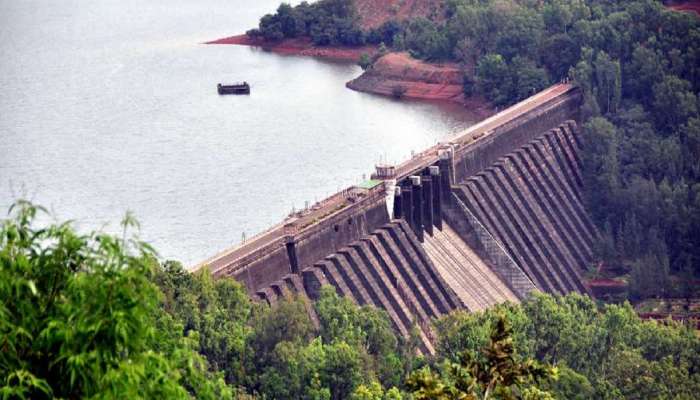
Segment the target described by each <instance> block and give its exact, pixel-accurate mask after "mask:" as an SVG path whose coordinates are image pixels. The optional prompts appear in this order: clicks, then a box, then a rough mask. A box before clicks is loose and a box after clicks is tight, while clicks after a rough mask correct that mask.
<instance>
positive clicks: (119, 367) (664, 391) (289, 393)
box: [0, 202, 700, 400]
mask: <svg viewBox="0 0 700 400" xmlns="http://www.w3.org/2000/svg"><path fill="white" fill-rule="evenodd" d="M41 213H42V210H41V209H40V208H37V207H36V206H34V205H32V204H30V203H27V202H20V203H18V204H17V205H16V206H15V207H14V209H13V210H12V212H11V217H9V218H8V219H6V220H3V221H2V225H1V226H0V299H1V301H0V349H1V351H0V397H2V398H3V399H29V398H31V399H44V398H101V399H102V398H175V399H178V398H181V399H187V398H197V399H233V398H239V399H257V398H259V399H275V398H280V399H281V398H295V399H319V400H329V399H354V400H388V399H393V400H397V399H416V400H420V399H456V398H460V399H477V398H479V399H482V398H491V399H516V398H517V399H532V400H534V399H541V400H544V399H553V398H562V399H623V398H629V399H638V398H650V399H652V398H659V399H661V398H674V399H690V398H694V395H695V394H696V393H697V392H698V390H700V369H699V368H700V339H699V338H698V337H697V336H696V334H695V331H694V329H693V328H692V327H687V326H682V325H678V324H676V323H673V322H668V323H667V324H663V323H657V322H644V321H641V320H640V319H639V318H638V317H637V315H636V314H635V312H634V310H633V309H632V308H631V307H630V305H629V304H624V305H604V306H599V305H597V304H596V303H595V302H594V301H593V300H591V299H590V298H588V297H584V296H581V295H577V294H572V295H568V296H566V297H553V296H550V295H545V294H534V295H533V296H532V297H531V298H529V299H528V300H526V301H525V302H524V303H523V304H521V305H514V304H504V305H500V306H497V307H494V308H492V309H489V310H487V311H485V312H481V313H468V312H466V311H458V312H454V313H452V314H450V315H448V316H445V317H443V318H442V319H440V320H437V321H435V326H434V328H435V332H436V336H437V347H436V348H437V354H436V355H435V356H423V355H418V354H417V353H416V348H417V337H415V336H414V337H412V338H409V339H403V338H402V337H399V336H397V335H396V334H395V332H394V330H393V329H392V326H391V322H390V320H389V318H388V316H387V315H386V313H385V312H384V311H383V310H379V309H376V308H374V307H371V306H358V305H355V304H354V303H352V302H351V301H350V300H348V299H344V298H341V297H339V296H338V295H337V294H336V292H335V290H334V289H333V288H332V287H324V288H323V289H322V291H321V295H320V299H319V300H318V301H316V302H314V303H310V302H309V301H308V299H305V298H300V297H296V296H293V295H290V296H287V297H286V298H285V299H282V300H280V301H279V303H278V304H277V305H276V306H274V307H269V306H268V305H267V304H265V303H255V302H252V301H251V300H250V299H249V297H248V295H247V293H246V291H245V289H244V288H243V287H242V286H241V285H240V284H239V283H238V282H236V281H234V280H233V279H230V278H225V279H217V280H214V279H213V278H212V276H211V275H210V273H209V272H208V271H207V270H206V269H204V270H202V271H198V272H196V273H189V272H187V271H186V270H184V269H183V268H182V266H181V265H180V264H179V263H177V262H159V261H158V258H157V254H156V252H155V250H154V249H152V248H151V247H150V246H148V244H146V243H143V242H142V241H140V240H139V239H138V237H137V236H135V235H134V234H133V229H134V228H135V227H136V226H137V225H136V223H135V221H134V220H133V218H131V217H128V218H125V220H124V223H123V234H122V235H121V236H119V237H118V236H112V235H107V234H103V233H92V234H87V235H83V234H80V233H77V232H76V231H75V230H74V229H73V227H72V226H71V225H70V223H43V222H41V221H46V220H47V218H37V215H38V214H41ZM312 316H314V317H313V318H312ZM416 334H417V333H416Z"/></svg>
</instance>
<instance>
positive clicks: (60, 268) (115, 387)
mask: <svg viewBox="0 0 700 400" xmlns="http://www.w3.org/2000/svg"><path fill="white" fill-rule="evenodd" d="M41 211H42V210H41V209H40V208H36V207H34V206H32V205H31V204H29V203H26V202H20V203H18V204H17V205H16V207H14V209H13V210H11V212H12V215H13V218H11V219H8V220H5V221H3V222H2V227H1V228H0V299H2V303H0V349H1V351H0V397H2V398H26V399H30V398H31V399H42V398H175V399H178V398H204V399H219V398H231V396H232V391H231V389H230V388H229V387H227V386H226V385H225V384H224V381H223V379H222V378H221V377H220V376H219V375H218V374H214V373H211V372H209V370H208V368H207V361H206V359H205V358H204V357H203V356H201V355H200V354H199V353H198V352H197V349H198V347H199V346H198V345H197V343H196V341H193V339H192V338H191V337H187V336H184V335H183V332H182V327H181V325H179V324H178V323H176V322H175V321H174V320H173V319H172V318H168V316H167V315H166V314H164V313H163V312H162V309H161V308H160V304H159V301H158V299H159V295H160V292H159V290H158V288H157V287H156V286H155V285H154V284H153V283H151V281H150V278H151V276H152V273H153V271H154V269H155V266H156V265H157V263H156V261H155V258H154V253H153V251H152V250H151V249H150V248H149V247H148V246H147V245H145V244H143V243H140V242H138V241H136V240H133V239H127V237H126V229H127V228H128V227H129V225H130V224H131V221H132V220H131V219H129V218H127V219H125V221H124V229H125V235H124V237H123V238H121V239H120V238H116V237H113V236H110V235H105V234H91V235H87V236H83V235H79V234H78V233H76V232H75V231H74V230H73V229H72V227H71V226H70V224H68V223H64V224H59V225H48V226H42V227H38V228H37V227H35V226H34V224H33V222H34V220H35V217H36V214H37V212H41ZM164 333H165V335H164Z"/></svg>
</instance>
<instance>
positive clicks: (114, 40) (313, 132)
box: [0, 0, 474, 264]
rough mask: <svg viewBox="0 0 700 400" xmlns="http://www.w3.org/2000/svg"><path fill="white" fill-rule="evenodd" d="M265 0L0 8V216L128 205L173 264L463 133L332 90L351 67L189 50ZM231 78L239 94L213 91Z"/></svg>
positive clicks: (208, 48) (447, 119)
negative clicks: (20, 201) (242, 87)
mask: <svg viewBox="0 0 700 400" xmlns="http://www.w3.org/2000/svg"><path fill="white" fill-rule="evenodd" d="M277 3H278V1H277V0H275V1H267V0H265V1H259V0H258V1H253V0H237V1H230V0H206V1H201V0H200V1H191V0H189V1H188V0H150V1H148V2H143V1H141V0H93V1H80V0H67V1H62V2H55V1H50V0H28V1H22V2H17V1H14V0H0V15H1V17H0V18H2V23H1V24H0V52H1V54H2V57H0V85H1V87H2V88H3V95H2V96H0V207H2V208H3V209H7V207H8V206H9V204H10V203H11V202H12V201H13V199H15V198H17V197H18V196H29V197H30V198H32V199H33V200H35V201H37V202H39V203H41V204H44V205H46V206H48V207H50V208H52V209H53V210H55V212H56V214H57V215H58V217H59V218H61V219H65V218H71V219H75V220H76V221H77V222H78V223H79V226H80V227H81V228H82V229H92V228H97V227H100V226H102V224H103V223H104V222H111V223H112V225H110V227H108V229H114V228H115V225H116V223H117V222H118V221H119V219H120V218H121V216H122V215H123V214H124V212H125V211H126V210H127V209H128V210H132V211H134V213H135V214H136V215H137V217H138V218H139V220H140V221H141V225H142V233H141V236H142V238H143V239H145V240H148V241H150V242H152V243H153V244H154V245H155V246H156V248H157V249H159V250H160V251H161V255H162V256H164V257H167V258H176V259H179V260H182V261H183V262H185V263H186V264H191V263H193V262H196V261H198V260H201V259H203V258H205V257H207V256H209V255H212V254H213V253H215V252H217V251H219V250H222V249H223V248H225V247H227V246H230V245H231V244H233V243H236V242H238V241H240V239H241V235H242V232H246V233H247V235H248V236H250V235H251V234H253V233H255V232H257V231H260V230H262V229H264V228H266V227H267V226H269V225H272V224H274V223H277V222H279V220H280V219H281V218H282V217H283V216H284V215H285V214H287V213H288V212H289V210H290V209H291V208H292V207H297V208H299V207H302V206H303V205H304V203H305V202H307V201H308V202H313V201H314V200H317V199H321V198H323V197H324V196H326V195H328V194H330V193H332V192H335V191H336V190H337V189H339V188H341V187H345V186H348V185H351V184H354V183H357V182H359V180H360V179H361V177H362V175H363V174H369V173H371V171H372V168H373V165H374V164H375V163H376V162H377V161H379V159H380V158H382V160H387V161H389V162H398V161H401V160H403V159H405V158H407V157H408V156H409V154H410V152H411V150H416V151H418V150H421V149H422V148H424V147H426V146H428V145H432V144H434V143H435V142H436V141H437V140H439V139H442V138H445V137H447V136H448V135H449V134H450V133H454V132H456V131H458V130H461V129H463V128H465V127H467V126H469V125H470V124H471V123H472V121H473V119H474V117H473V116H471V115H470V114H469V113H468V112H466V111H464V110H463V109H461V108H460V107H458V106H450V105H443V106H437V105H434V104H426V103H419V102H398V101H394V100H391V99H386V98H381V97H377V96H372V95H367V94H362V93H356V92H353V91H350V90H348V89H346V88H345V87H344V84H345V82H346V81H348V80H350V79H352V78H354V77H355V76H357V75H358V74H359V73H360V69H359V67H357V66H355V65H348V64H341V63H331V62H326V61H320V60H316V59H310V58H304V57H295V56H280V55H276V54H271V53H269V52H265V51H262V50H259V49H253V48H247V47H239V46H223V45H219V46H214V45H202V44H200V43H202V42H204V41H207V40H211V39H215V38H218V37H222V36H226V35H229V34H233V33H237V32H242V31H245V30H246V29H247V28H249V27H251V26H253V25H254V24H255V21H256V20H257V18H258V17H259V16H260V15H263V14H264V13H266V12H269V11H272V10H274V9H275V7H276V5H277ZM237 80H246V81H248V82H250V83H251V86H252V93H251V95H250V96H218V95H217V94H216V84H217V83H218V82H231V81H237Z"/></svg>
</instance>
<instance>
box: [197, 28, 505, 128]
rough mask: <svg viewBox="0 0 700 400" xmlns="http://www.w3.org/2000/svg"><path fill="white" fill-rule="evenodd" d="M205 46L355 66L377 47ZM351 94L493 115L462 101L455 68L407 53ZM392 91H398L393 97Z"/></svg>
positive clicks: (246, 41) (234, 41) (229, 40)
mask: <svg viewBox="0 0 700 400" xmlns="http://www.w3.org/2000/svg"><path fill="white" fill-rule="evenodd" d="M204 44H208V45H237V46H250V47H259V48H261V49H263V50H266V51H271V52H273V53H277V54H282V55H296V56H305V57H318V58H322V59H326V60H332V61H341V62H351V63H357V62H358V61H359V60H360V57H361V56H362V55H363V54H367V55H369V56H372V55H374V54H375V53H376V52H377V47H376V46H361V47H319V46H315V45H314V44H313V43H312V42H311V39H309V38H295V39H283V40H280V41H278V42H268V41H265V40H261V39H254V38H251V37H249V36H248V35H246V34H242V35H235V36H229V37H224V38H221V39H216V40H212V41H208V42H204ZM345 86H346V87H347V88H349V89H351V90H355V91H358V92H363V93H371V94H376V95H380V96H385V97H394V98H402V99H410V100H420V101H430V102H442V103H456V104H460V105H462V106H463V107H465V108H468V109H469V110H470V111H472V112H473V113H474V114H475V115H477V116H478V117H480V118H487V117H489V116H491V115H493V114H495V109H494V108H493V106H492V105H491V104H489V102H488V101H487V100H486V99H484V98H480V97H468V98H465V97H464V94H463V93H462V83H461V72H459V69H458V67H457V66H456V65H443V64H433V63H427V62H423V61H420V60H414V59H412V58H410V56H408V55H407V53H388V54H386V55H385V56H383V57H381V58H380V59H379V60H378V61H377V62H376V63H375V65H374V66H373V67H371V68H370V69H368V70H366V71H363V73H362V74H361V75H360V76H358V77H357V78H355V79H353V80H351V81H349V82H347V83H346V84H345ZM395 87H401V92H402V93H401V95H400V96H396V93H394V88H395Z"/></svg>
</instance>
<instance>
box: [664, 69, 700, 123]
mask: <svg viewBox="0 0 700 400" xmlns="http://www.w3.org/2000/svg"><path fill="white" fill-rule="evenodd" d="M653 107H654V112H655V115H656V120H657V121H658V123H659V127H660V128H662V129H668V130H669V131H675V130H677V129H679V128H680V127H681V125H683V124H685V123H687V121H688V119H689V118H692V117H697V115H698V106H697V97H696V95H695V94H694V93H693V92H692V91H691V85H690V83H689V82H688V81H685V80H683V79H680V78H678V77H676V76H673V75H670V76H666V77H664V79H663V80H662V81H660V82H657V83H656V84H655V85H654V103H653Z"/></svg>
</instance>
